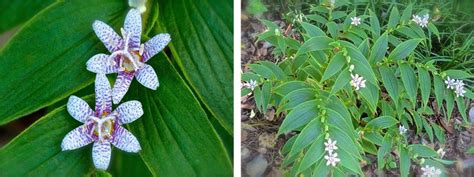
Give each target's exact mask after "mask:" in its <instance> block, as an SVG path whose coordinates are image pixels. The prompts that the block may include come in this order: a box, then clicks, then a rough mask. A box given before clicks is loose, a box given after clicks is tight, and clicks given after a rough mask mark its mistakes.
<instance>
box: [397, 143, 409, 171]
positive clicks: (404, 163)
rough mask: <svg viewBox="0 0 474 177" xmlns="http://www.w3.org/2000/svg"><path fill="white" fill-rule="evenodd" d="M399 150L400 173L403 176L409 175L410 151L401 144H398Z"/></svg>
mask: <svg viewBox="0 0 474 177" xmlns="http://www.w3.org/2000/svg"><path fill="white" fill-rule="evenodd" d="M398 147H399V148H398V152H400V175H401V176H402V177H408V173H409V172H410V166H411V162H410V156H409V155H408V151H407V150H406V149H405V148H404V147H402V146H401V145H400V146H398Z"/></svg>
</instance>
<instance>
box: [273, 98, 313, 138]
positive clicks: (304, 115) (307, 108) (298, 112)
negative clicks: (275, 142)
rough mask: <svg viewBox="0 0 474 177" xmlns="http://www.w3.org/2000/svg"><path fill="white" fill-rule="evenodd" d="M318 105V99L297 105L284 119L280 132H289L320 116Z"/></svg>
mask: <svg viewBox="0 0 474 177" xmlns="http://www.w3.org/2000/svg"><path fill="white" fill-rule="evenodd" d="M318 105H319V104H318V102H317V101H316V100H311V101H307V102H304V103H302V104H300V105H298V106H296V107H295V108H294V109H293V110H292V111H291V112H290V113H288V115H287V116H286V117H285V119H284V120H283V123H282V124H281V126H280V129H279V130H278V134H279V135H280V134H285V133H288V132H290V131H292V130H295V129H297V128H299V127H301V126H303V125H305V124H307V123H308V122H310V121H311V120H312V119H315V118H316V117H318V115H319V111H318V109H317V106H318Z"/></svg>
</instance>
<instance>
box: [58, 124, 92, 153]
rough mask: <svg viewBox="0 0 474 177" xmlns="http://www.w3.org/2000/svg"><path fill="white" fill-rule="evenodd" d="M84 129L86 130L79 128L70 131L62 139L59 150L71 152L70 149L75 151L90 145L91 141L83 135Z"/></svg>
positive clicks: (83, 127)
mask: <svg viewBox="0 0 474 177" xmlns="http://www.w3.org/2000/svg"><path fill="white" fill-rule="evenodd" d="M85 129H86V126H80V127H77V128H75V129H74V130H72V131H70V132H69V133H68V134H67V135H66V136H65V137H64V139H63V142H62V143H61V149H62V150H63V151H65V150H72V149H77V148H80V147H82V146H85V145H88V144H89V143H91V142H92V141H93V139H92V138H90V137H89V136H87V134H85V133H84V131H85Z"/></svg>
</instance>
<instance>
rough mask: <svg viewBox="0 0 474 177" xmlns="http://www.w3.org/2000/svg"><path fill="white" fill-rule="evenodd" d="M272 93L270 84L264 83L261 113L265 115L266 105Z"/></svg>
mask: <svg viewBox="0 0 474 177" xmlns="http://www.w3.org/2000/svg"><path fill="white" fill-rule="evenodd" d="M271 91H272V83H270V82H265V83H264V84H263V86H262V111H263V113H264V114H265V113H266V112H267V108H268V104H269V103H270V97H271Z"/></svg>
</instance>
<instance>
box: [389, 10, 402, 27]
mask: <svg viewBox="0 0 474 177" xmlns="http://www.w3.org/2000/svg"><path fill="white" fill-rule="evenodd" d="M399 20H400V12H398V9H397V6H393V8H392V11H391V12H390V17H389V18H388V24H387V29H392V28H395V27H396V26H397V24H398V21H399Z"/></svg>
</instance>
